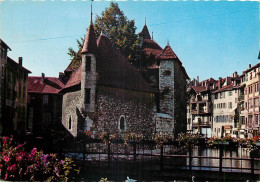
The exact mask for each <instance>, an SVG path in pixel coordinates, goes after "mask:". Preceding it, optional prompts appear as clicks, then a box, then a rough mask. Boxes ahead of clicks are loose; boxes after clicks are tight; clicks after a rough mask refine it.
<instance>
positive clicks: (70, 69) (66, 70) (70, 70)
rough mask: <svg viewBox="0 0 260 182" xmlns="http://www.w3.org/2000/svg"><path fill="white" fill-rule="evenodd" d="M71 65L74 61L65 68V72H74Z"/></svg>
mask: <svg viewBox="0 0 260 182" xmlns="http://www.w3.org/2000/svg"><path fill="white" fill-rule="evenodd" d="M71 65H72V61H71V62H70V64H69V65H68V67H67V68H66V69H65V70H64V73H65V72H72V71H73V69H72V67H71Z"/></svg>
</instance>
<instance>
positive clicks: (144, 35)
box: [139, 25, 151, 39]
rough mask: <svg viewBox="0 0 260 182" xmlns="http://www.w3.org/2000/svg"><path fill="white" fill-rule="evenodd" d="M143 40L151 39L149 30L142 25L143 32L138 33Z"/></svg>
mask: <svg viewBox="0 0 260 182" xmlns="http://www.w3.org/2000/svg"><path fill="white" fill-rule="evenodd" d="M139 35H140V36H142V37H143V38H144V39H151V36H150V33H149V30H148V28H147V26H146V25H144V27H143V30H142V31H141V32H140V33H139Z"/></svg>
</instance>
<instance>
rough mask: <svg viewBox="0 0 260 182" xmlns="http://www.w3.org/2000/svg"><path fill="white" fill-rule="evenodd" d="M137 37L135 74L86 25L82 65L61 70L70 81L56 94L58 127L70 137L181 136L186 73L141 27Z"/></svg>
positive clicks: (107, 43)
mask: <svg viewBox="0 0 260 182" xmlns="http://www.w3.org/2000/svg"><path fill="white" fill-rule="evenodd" d="M139 35H140V39H141V51H140V52H141V54H142V55H141V58H142V59H141V60H140V61H141V62H140V63H142V64H143V66H141V67H140V68H139V72H138V71H137V69H136V68H135V67H134V66H132V65H131V64H130V63H129V62H128V61H127V60H126V58H125V57H124V56H123V55H122V54H121V53H120V52H119V50H117V49H116V48H114V47H113V46H112V43H111V42H110V40H109V39H108V37H106V36H104V35H102V34H101V35H100V36H99V37H98V38H97V40H96V35H95V33H94V28H93V25H92V23H91V24H90V26H89V28H88V32H87V35H86V38H85V42H84V46H83V49H82V62H81V65H80V66H79V67H78V68H77V69H76V70H75V71H74V72H73V71H70V69H69V67H68V68H67V69H66V70H65V71H66V73H65V74H64V75H71V76H70V78H69V80H68V81H67V83H66V84H65V86H64V87H63V89H62V90H61V93H62V94H63V106H62V123H63V125H64V127H65V128H66V129H67V130H68V131H70V132H71V133H72V134H73V136H79V135H80V133H82V132H84V131H86V130H90V131H92V133H93V135H98V134H100V132H102V131H106V130H107V131H110V132H111V133H117V134H119V135H124V134H125V133H126V132H132V131H133V132H137V133H142V134H144V136H145V137H151V136H152V133H154V132H163V133H168V134H175V135H177V134H178V133H180V132H185V131H186V83H187V82H186V81H187V79H188V78H189V77H188V75H187V73H186V71H185V68H184V67H183V66H182V63H181V61H180V60H179V58H178V57H177V55H176V54H175V53H174V51H173V50H172V48H171V47H170V45H169V44H168V45H167V46H166V47H165V48H164V49H162V48H161V47H160V46H159V45H158V44H157V43H156V42H155V41H154V40H152V39H151V36H150V34H149V31H148V28H147V26H146V25H145V26H144V28H143V30H142V32H141V33H140V34H139Z"/></svg>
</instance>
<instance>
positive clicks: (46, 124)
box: [27, 73, 64, 136]
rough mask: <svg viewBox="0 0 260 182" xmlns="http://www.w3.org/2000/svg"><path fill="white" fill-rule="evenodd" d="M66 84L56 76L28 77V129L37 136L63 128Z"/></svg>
mask: <svg viewBox="0 0 260 182" xmlns="http://www.w3.org/2000/svg"><path fill="white" fill-rule="evenodd" d="M63 86H64V84H63V82H62V81H61V79H59V78H56V77H45V74H44V73H42V76H41V77H39V76H30V77H29V79H28V112H27V114H28V119H27V130H28V131H30V132H32V133H33V134H34V135H37V136H44V135H46V134H49V133H50V131H51V130H60V129H61V115H62V113H61V112H62V94H60V93H59V92H60V90H61V89H62V88H63Z"/></svg>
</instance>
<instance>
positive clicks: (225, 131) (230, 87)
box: [212, 72, 240, 137]
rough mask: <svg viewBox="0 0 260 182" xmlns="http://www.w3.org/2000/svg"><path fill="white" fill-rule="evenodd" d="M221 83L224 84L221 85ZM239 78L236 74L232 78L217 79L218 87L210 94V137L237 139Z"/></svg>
mask: <svg viewBox="0 0 260 182" xmlns="http://www.w3.org/2000/svg"><path fill="white" fill-rule="evenodd" d="M221 82H224V83H223V84H221ZM239 84H240V77H239V76H238V75H237V72H235V73H234V74H233V76H232V77H226V78H225V79H221V78H220V79H219V87H218V89H217V90H215V91H213V92H212V103H213V124H212V136H215V137H225V136H227V135H229V136H232V137H238V131H239V127H240V125H239V118H238V112H239V102H238V96H239V88H240V85H239Z"/></svg>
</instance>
